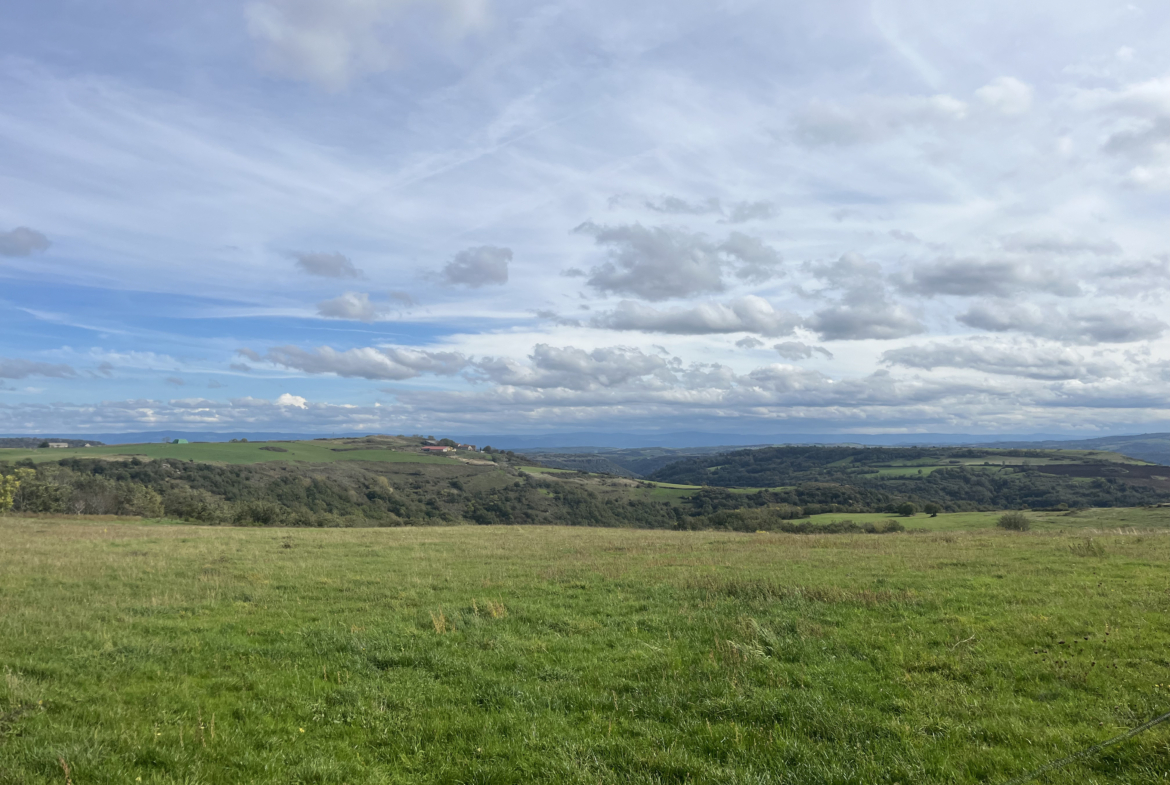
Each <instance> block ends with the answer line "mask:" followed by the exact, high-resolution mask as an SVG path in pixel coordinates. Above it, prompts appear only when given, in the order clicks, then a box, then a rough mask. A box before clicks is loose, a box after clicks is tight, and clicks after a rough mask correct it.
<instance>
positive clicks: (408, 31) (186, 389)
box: [0, 0, 1170, 437]
mask: <svg viewBox="0 0 1170 785" xmlns="http://www.w3.org/2000/svg"><path fill="white" fill-rule="evenodd" d="M0 29H2V30H3V31H4V41H5V45H4V47H3V49H2V50H0V96H3V100H0V432H3V433H13V434H17V433H50V432H60V433H85V432H94V433H98V432H114V431H119V430H125V431H141V430H152V429H163V428H166V429H183V428H190V429H197V430H200V431H224V432H227V431H238V430H248V429H264V430H277V431H290V432H301V433H330V432H363V433H377V432H389V433H418V432H426V433H432V432H436V431H442V432H449V433H484V432H491V433H541V432H555V431H588V430H599V431H610V432H612V431H617V432H629V433H652V432H660V431H679V430H687V431H696V430H697V431H710V432H727V433H741V434H761V435H765V434H766V435H779V434H799V433H802V432H803V433H872V434H878V433H924V432H934V433H971V434H990V433H1000V434H1020V433H1038V432H1043V433H1067V434H1069V435H1070V436H1081V437H1090V436H1094V435H1100V434H1107V433H1122V432H1145V431H1170V313H1167V309H1166V307H1165V303H1166V301H1167V295H1168V291H1167V290H1168V287H1170V48H1168V47H1167V46H1166V45H1165V42H1166V41H1167V40H1170V6H1168V5H1167V4H1165V3H1155V2H1150V1H1147V2H1141V3H1133V4H1126V3H1124V2H1090V1H1088V0H1060V2H1056V1H1055V0H1032V2H1027V3H1021V2H1018V0H1013V1H1012V2H1005V1H1004V0H987V2H982V3H958V2H947V1H944V2H938V1H937V0H935V1H933V2H928V0H871V1H870V2H862V1H860V0H827V2H823V3H807V2H794V1H789V0H765V1H762V2H753V1H750V0H727V1H726V2H711V1H710V0H708V1H707V2H689V0H672V1H671V2H660V1H659V0H646V2H641V3H628V2H613V1H612V0H589V2H585V1H584V0H570V1H567V2H547V3H537V2H522V1H521V0H246V1H244V2H240V1H238V0H237V1H236V2H230V1H229V0H203V2H200V3H156V2H149V1H148V0H109V2H104V3H83V2H78V0H35V2H34V1H33V0H10V2H7V3H5V4H3V6H2V7H0Z"/></svg>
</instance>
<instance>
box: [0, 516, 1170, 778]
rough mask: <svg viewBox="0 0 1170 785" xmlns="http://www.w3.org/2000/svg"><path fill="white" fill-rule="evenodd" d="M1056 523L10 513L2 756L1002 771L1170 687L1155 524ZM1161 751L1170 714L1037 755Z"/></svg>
mask: <svg viewBox="0 0 1170 785" xmlns="http://www.w3.org/2000/svg"><path fill="white" fill-rule="evenodd" d="M1101 512H1102V511H1089V512H1085V513H1080V514H1078V515H1079V516H1080V518H1079V519H1080V521H1081V522H1082V523H1085V525H1086V526H1087V527H1090V528H1093V525H1095V526H1096V528H1097V529H1101V528H1105V527H1110V526H1118V527H1121V526H1134V525H1139V524H1140V523H1141V522H1139V521H1138V520H1136V519H1137V518H1143V517H1144V525H1146V526H1154V525H1161V526H1166V524H1167V520H1166V518H1167V516H1168V515H1170V510H1166V509H1163V510H1138V511H1131V512H1130V513H1129V514H1127V513H1125V512H1124V511H1104V512H1105V513H1108V514H1107V515H1099V513H1101ZM1139 514H1140V515H1139ZM821 517H825V516H821ZM855 517H857V518H860V517H861V516H855ZM958 517H959V516H940V517H939V518H935V519H930V518H926V517H924V516H917V517H916V518H913V519H908V520H907V525H908V526H917V525H924V526H925V525H934V526H939V527H942V528H951V529H962V528H964V527H966V526H980V525H982V526H986V522H987V521H988V520H989V519H988V518H987V517H986V516H985V517H984V518H982V519H978V520H976V519H975V518H973V517H972V518H970V519H964V521H962V522H960V521H959V520H958ZM1074 519H1077V516H1070V517H1069V518H1067V520H1074ZM981 521H982V523H981ZM1049 523H1050V521H1046V522H1044V523H1043V526H1044V527H1045V529H1044V530H1039V531H1033V532H1029V533H1009V532H1001V531H997V530H994V529H988V528H980V529H975V530H969V531H961V530H960V531H938V532H925V533H917V534H912V533H904V534H894V535H868V536H867V535H858V536H846V535H836V536H800V535H762V534H759V535H736V534H716V533H711V532H690V533H686V532H663V531H638V530H609V529H585V528H575V527H565V528H519V527H516V528H505V527H499V528H497V527H459V528H417V529H359V530H352V529H350V530H316V529H314V530H306V529H297V530H289V529H284V530H280V529H237V528H215V527H197V526H178V525H146V524H142V523H139V522H134V521H126V520H93V519H90V520H80V519H59V520H57V519H20V518H0V669H2V670H3V671H4V678H3V680H2V681H0V783H4V784H5V785H16V784H17V783H19V784H20V785H32V784H36V783H65V782H67V781H70V782H73V783H77V785H82V784H83V783H136V782H139V781H141V782H144V783H184V784H189V783H243V782H249V783H424V782H426V783H430V782H441V783H448V782H449V783H461V782H462V783H511V782H516V783H521V782H548V783H553V782H556V783H562V782H567V783H598V782H602V783H610V782H613V783H618V782H621V783H674V782H678V783H682V782H696V783H699V782H706V783H781V782H783V783H907V784H908V783H936V782H937V783H944V782H945V783H982V782H992V783H994V782H1003V781H1005V780H1007V779H1010V778H1011V777H1013V776H1015V775H1018V774H1021V773H1023V772H1026V771H1028V770H1029V769H1031V768H1033V767H1036V766H1039V765H1040V764H1042V763H1044V762H1046V761H1048V760H1050V759H1053V758H1058V757H1061V756H1063V755H1066V754H1068V753H1070V752H1074V751H1076V750H1079V749H1081V748H1083V747H1085V746H1088V745H1090V744H1092V743H1094V742H1097V741H1100V740H1102V739H1106V738H1110V737H1111V736H1113V735H1115V734H1117V733H1119V732H1121V731H1123V730H1125V729H1127V728H1131V727H1134V726H1136V725H1138V724H1140V723H1141V722H1144V721H1145V720H1147V719H1149V718H1151V717H1153V716H1156V715H1158V714H1161V713H1163V712H1165V711H1167V710H1170V688H1168V687H1167V685H1170V625H1167V623H1166V619H1167V618H1168V617H1167V614H1168V613H1170V591H1168V589H1170V533H1167V532H1165V531H1163V532H1159V531H1150V530H1147V531H1144V532H1142V533H1128V534H1126V533H1112V534H1102V533H1099V532H1097V533H1094V534H1093V536H1092V539H1091V540H1090V538H1089V537H1088V536H1087V534H1086V532H1085V531H1083V530H1078V531H1075V532H1074V531H1072V530H1071V529H1066V531H1065V532H1064V533H1060V532H1059V531H1056V530H1054V529H1049V528H1048V525H1049ZM65 766H67V767H68V774H67V773H66V771H65ZM1168 772H1170V727H1168V726H1167V725H1163V726H1159V727H1158V728H1155V729H1153V730H1151V731H1149V732H1147V733H1145V734H1143V735H1141V736H1139V737H1137V738H1135V739H1132V740H1130V741H1128V742H1125V743H1124V744H1121V745H1118V746H1116V747H1112V748H1110V749H1109V750H1107V751H1105V752H1104V753H1102V754H1100V755H1098V756H1096V757H1094V758H1092V759H1091V760H1088V761H1086V762H1084V763H1078V764H1074V765H1073V766H1071V767H1069V768H1067V769H1064V770H1062V771H1060V772H1057V773H1053V774H1049V775H1046V777H1045V778H1043V779H1042V780H1041V781H1042V782H1045V783H1049V784H1050V785H1051V783H1069V784H1071V783H1135V784H1136V783H1154V782H1166V781H1168V780H1167V777H1168V776H1170V775H1168V774H1167V773H1168Z"/></svg>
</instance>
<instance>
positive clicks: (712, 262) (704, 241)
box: [575, 222, 782, 300]
mask: <svg viewBox="0 0 1170 785" xmlns="http://www.w3.org/2000/svg"><path fill="white" fill-rule="evenodd" d="M575 231H576V232H578V233H580V234H586V235H589V236H591V237H593V238H594V240H595V241H596V242H597V244H598V245H600V246H602V247H604V248H606V249H607V250H608V252H609V258H610V261H608V262H605V263H604V264H601V265H598V266H596V267H594V268H593V269H592V270H590V273H589V281H588V283H589V285H590V286H592V287H594V288H595V289H597V290H599V291H602V292H612V293H614V294H624V295H634V296H637V297H640V298H642V299H644V300H667V299H671V298H675V297H692V296H694V295H699V294H707V293H713V292H721V291H723V290H724V288H725V284H724V280H723V275H724V272H725V271H733V272H734V274H735V275H736V276H737V277H739V278H742V279H744V280H748V281H755V282H761V281H764V280H767V279H768V278H771V277H774V276H776V275H779V274H780V273H781V272H782V271H781V270H780V269H779V265H780V262H781V259H780V254H779V253H778V252H777V251H776V250H775V249H774V248H772V247H771V246H769V245H767V244H765V243H764V242H763V241H762V240H761V239H759V238H758V237H753V236H751V235H747V234H743V233H742V232H732V233H731V234H730V235H729V236H728V237H727V238H726V240H724V241H723V242H722V243H720V244H718V245H716V244H715V243H713V242H711V241H710V240H709V239H708V238H707V236H706V235H703V234H698V233H692V232H689V231H687V230H686V229H680V228H676V227H667V226H656V227H650V228H647V227H645V226H642V225H641V224H629V225H625V226H600V225H598V224H595V223H592V222H586V223H584V224H581V225H580V226H578V227H577V229H576V230H575Z"/></svg>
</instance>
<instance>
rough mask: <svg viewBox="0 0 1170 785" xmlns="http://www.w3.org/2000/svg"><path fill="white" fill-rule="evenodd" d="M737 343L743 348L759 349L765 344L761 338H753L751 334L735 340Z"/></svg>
mask: <svg viewBox="0 0 1170 785" xmlns="http://www.w3.org/2000/svg"><path fill="white" fill-rule="evenodd" d="M735 345H736V346H738V347H739V348H741V349H759V348H760V347H761V346H763V345H764V342H763V341H761V340H760V339H759V338H753V337H752V336H750V335H745V336H744V337H743V338H740V339H739V340H738V341H736V342H735Z"/></svg>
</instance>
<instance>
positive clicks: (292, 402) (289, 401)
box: [274, 393, 309, 409]
mask: <svg viewBox="0 0 1170 785" xmlns="http://www.w3.org/2000/svg"><path fill="white" fill-rule="evenodd" d="M274 403H275V404H276V405H277V406H293V407H295V408H297V409H307V408H309V402H308V401H307V400H306V399H304V398H302V397H301V396H299V395H292V394H290V393H284V394H283V395H281V396H280V397H279V398H277V399H276V400H275V401H274Z"/></svg>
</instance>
